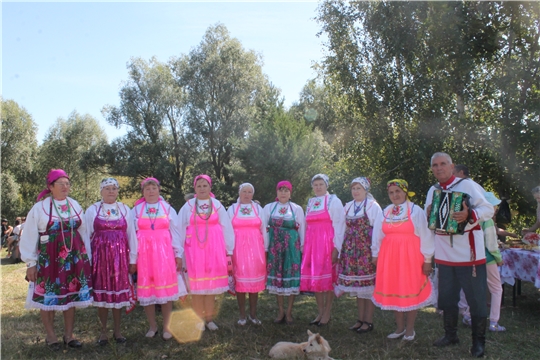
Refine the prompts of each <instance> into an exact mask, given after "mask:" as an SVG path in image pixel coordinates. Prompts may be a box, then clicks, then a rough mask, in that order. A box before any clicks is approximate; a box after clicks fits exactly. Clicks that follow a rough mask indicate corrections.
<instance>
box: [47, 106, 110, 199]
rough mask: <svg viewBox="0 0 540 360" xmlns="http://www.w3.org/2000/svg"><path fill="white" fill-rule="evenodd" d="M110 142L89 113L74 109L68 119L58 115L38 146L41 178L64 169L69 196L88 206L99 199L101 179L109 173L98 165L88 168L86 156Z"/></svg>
mask: <svg viewBox="0 0 540 360" xmlns="http://www.w3.org/2000/svg"><path fill="white" fill-rule="evenodd" d="M107 142H108V140H107V135H106V134H105V131H104V130H103V128H101V127H100V125H99V123H98V121H97V120H96V119H94V118H93V117H92V116H90V115H88V114H86V115H80V114H79V113H77V112H76V111H73V112H72V113H71V114H69V116H68V118H67V119H64V118H58V120H57V121H56V123H55V124H54V125H53V126H51V128H50V129H49V130H48V132H47V134H46V135H45V140H44V141H43V144H42V145H41V146H40V149H39V168H38V173H39V178H40V179H45V176H46V175H47V173H48V171H49V170H50V169H54V168H61V169H64V170H65V171H66V172H67V173H68V175H69V176H70V179H71V183H72V186H71V194H70V196H72V197H73V198H74V199H76V200H77V201H78V202H79V203H80V204H81V206H83V207H87V206H89V205H90V204H92V203H93V202H95V201H97V200H98V199H99V198H100V195H99V182H100V181H101V179H102V178H103V176H104V175H105V174H106V173H105V171H99V169H98V168H94V169H93V171H89V170H90V169H89V167H88V166H87V164H86V161H85V159H88V158H89V157H91V155H90V154H91V153H92V152H95V151H97V149H100V148H103V147H104V146H106V144H107ZM42 181H43V180H42Z"/></svg>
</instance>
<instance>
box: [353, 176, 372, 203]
mask: <svg viewBox="0 0 540 360" xmlns="http://www.w3.org/2000/svg"><path fill="white" fill-rule="evenodd" d="M353 184H360V185H362V187H363V188H364V190H366V192H367V197H368V198H369V199H373V195H371V193H370V192H369V189H371V181H370V180H369V179H368V178H367V177H363V176H359V177H357V178H354V179H353V181H351V187H352V186H353Z"/></svg>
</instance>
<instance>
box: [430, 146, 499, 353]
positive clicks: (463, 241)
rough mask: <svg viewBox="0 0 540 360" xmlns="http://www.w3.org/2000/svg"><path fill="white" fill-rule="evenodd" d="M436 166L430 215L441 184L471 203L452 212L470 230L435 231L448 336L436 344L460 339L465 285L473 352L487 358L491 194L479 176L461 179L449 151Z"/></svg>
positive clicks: (435, 159) (437, 155) (437, 158)
mask: <svg viewBox="0 0 540 360" xmlns="http://www.w3.org/2000/svg"><path fill="white" fill-rule="evenodd" d="M431 170H432V172H433V175H435V177H436V178H437V180H438V181H439V182H438V184H435V185H434V186H432V187H431V188H430V189H429V191H428V194H427V198H426V205H425V210H426V214H427V216H429V213H430V211H431V203H432V201H433V192H434V191H435V190H436V189H442V190H450V191H458V192H462V193H466V194H468V195H469V205H467V203H466V202H465V201H464V202H463V209H462V210H461V211H456V212H454V214H453V215H452V218H453V220H455V221H456V222H457V223H458V224H462V225H464V224H466V226H465V229H464V233H463V234H462V235H459V234H452V235H450V234H448V233H445V232H443V231H437V230H435V263H436V264H437V266H438V268H439V299H438V307H439V308H440V309H441V310H443V312H444V315H443V319H444V331H445V335H444V336H443V337H441V338H440V339H438V340H437V341H435V343H434V344H433V345H435V346H438V347H443V346H448V345H452V344H457V343H459V338H458V336H457V323H458V313H459V309H458V302H459V293H460V290H461V289H463V291H464V293H465V297H466V298H467V302H468V303H469V306H470V310H471V319H472V347H471V355H472V356H474V357H482V356H484V348H485V334H486V318H487V315H488V311H487V306H486V291H487V280H486V256H485V251H484V235H483V232H482V229H481V227H480V226H479V222H480V221H486V220H488V219H490V218H491V217H492V216H493V206H492V205H491V204H490V203H489V202H488V201H487V200H486V199H485V197H484V194H483V193H482V192H481V191H480V189H481V187H480V186H479V185H478V184H476V183H475V182H474V181H473V180H471V179H460V178H456V177H455V176H454V175H453V170H454V164H453V163H452V158H451V157H450V156H449V155H448V154H446V153H440V152H438V153H435V154H433V156H432V157H431ZM469 206H470V207H469Z"/></svg>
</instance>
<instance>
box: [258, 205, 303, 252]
mask: <svg viewBox="0 0 540 360" xmlns="http://www.w3.org/2000/svg"><path fill="white" fill-rule="evenodd" d="M263 211H264V219H265V221H266V223H267V224H268V223H269V221H270V217H272V218H273V219H282V220H293V219H294V220H295V221H296V223H297V224H298V236H299V237H300V245H301V246H302V247H303V246H304V237H305V235H306V218H305V216H304V209H302V207H301V206H299V205H297V204H295V203H293V202H287V203H285V204H282V203H280V202H279V201H274V202H272V203H270V204H268V205H266V206H265V207H264V209H263ZM266 250H268V249H266Z"/></svg>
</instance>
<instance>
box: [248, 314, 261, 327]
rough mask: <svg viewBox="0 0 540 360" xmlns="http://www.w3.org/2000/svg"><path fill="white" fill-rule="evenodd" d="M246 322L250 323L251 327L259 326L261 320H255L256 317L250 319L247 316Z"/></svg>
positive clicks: (249, 316)
mask: <svg viewBox="0 0 540 360" xmlns="http://www.w3.org/2000/svg"><path fill="white" fill-rule="evenodd" d="M248 320H249V321H251V323H252V324H253V325H261V324H262V323H261V320H259V319H257V318H256V317H254V318H252V317H251V315H248Z"/></svg>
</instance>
